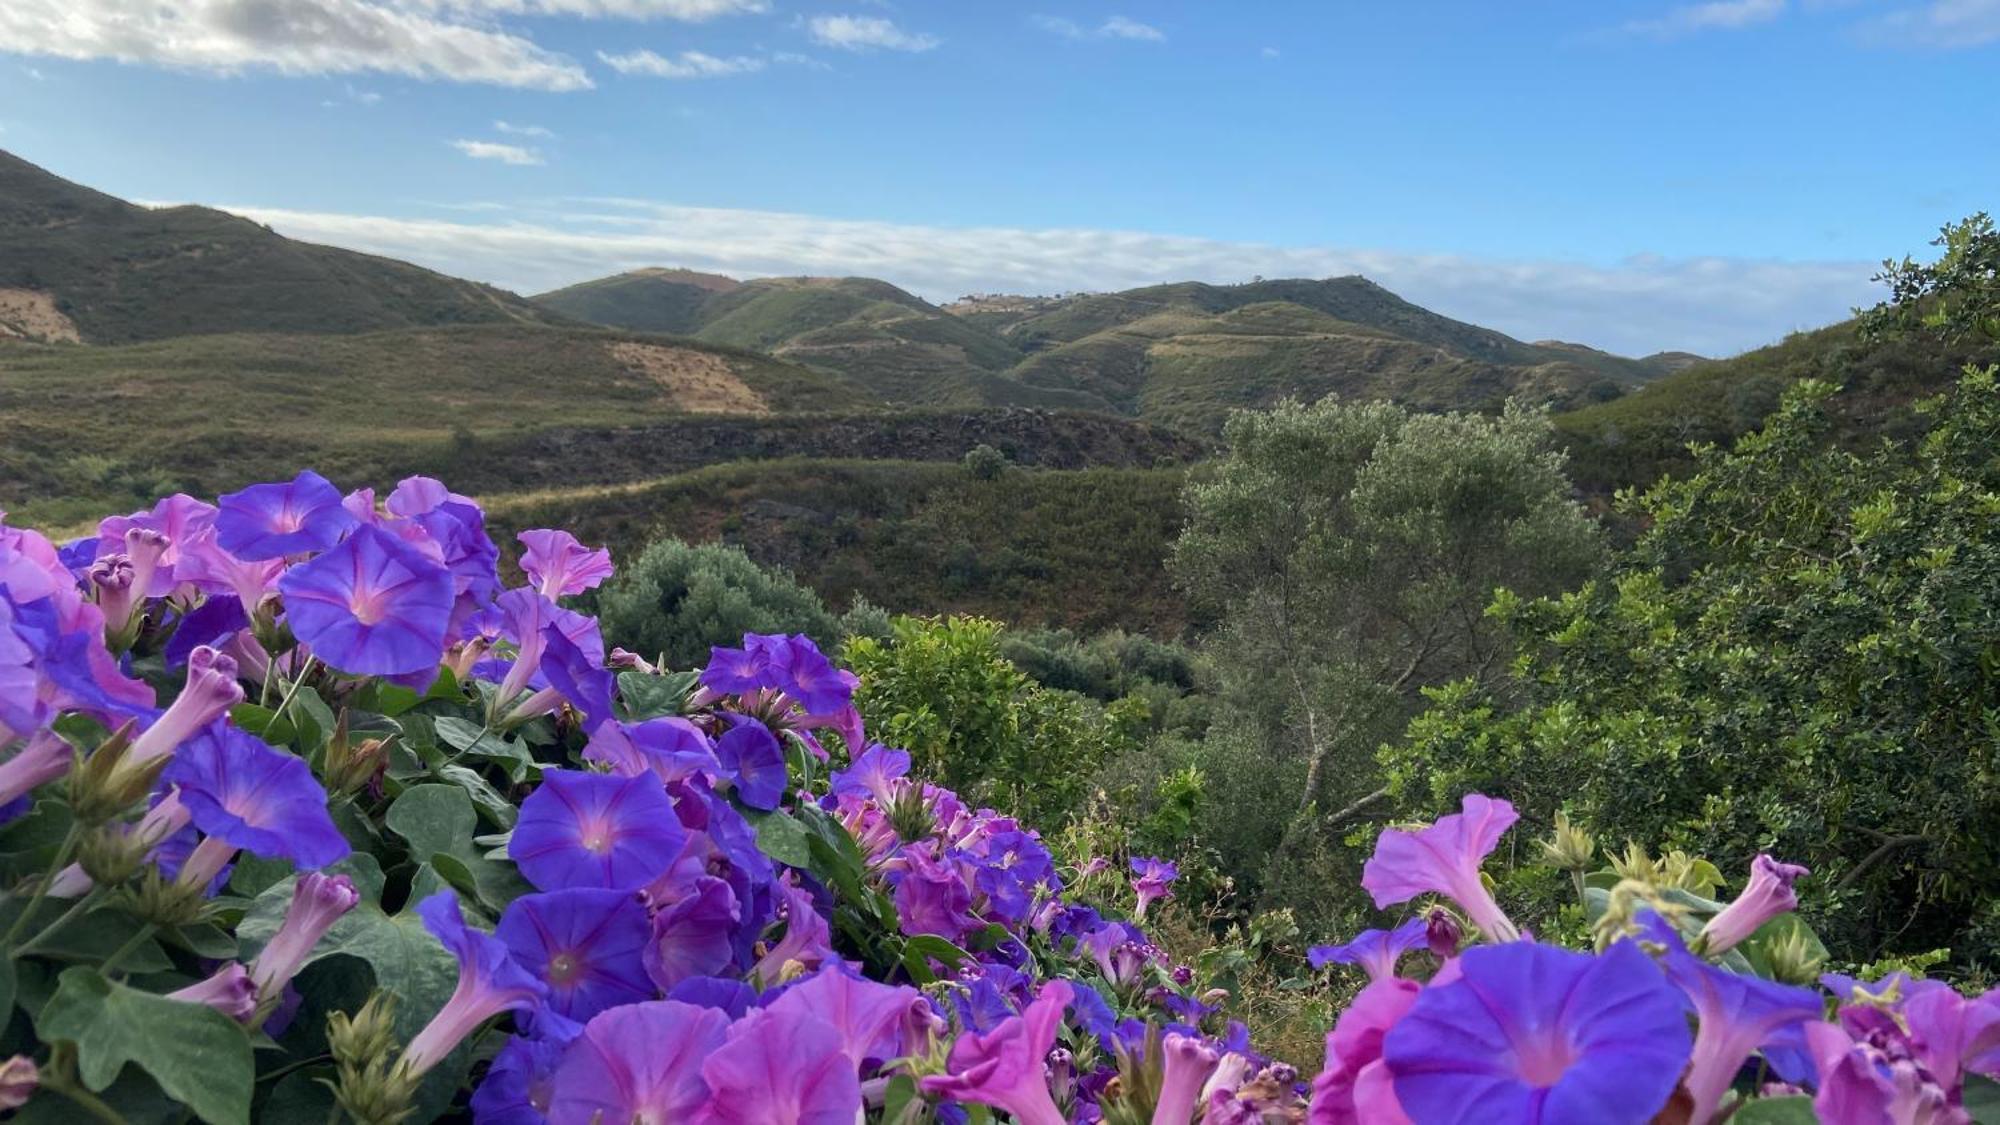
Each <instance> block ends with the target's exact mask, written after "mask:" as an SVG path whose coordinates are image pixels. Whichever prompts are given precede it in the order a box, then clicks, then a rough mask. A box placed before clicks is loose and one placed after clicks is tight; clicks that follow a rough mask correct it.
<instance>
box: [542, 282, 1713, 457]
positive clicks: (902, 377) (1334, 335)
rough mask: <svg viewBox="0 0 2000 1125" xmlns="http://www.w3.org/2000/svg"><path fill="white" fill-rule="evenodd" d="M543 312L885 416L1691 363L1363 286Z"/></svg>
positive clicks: (1493, 394)
mask: <svg viewBox="0 0 2000 1125" xmlns="http://www.w3.org/2000/svg"><path fill="white" fill-rule="evenodd" d="M534 300H536V301H537V302H540V303H541V304H543V305H544V306H546V307H547V308H549V309H551V310H552V311H554V312H557V313H560V314H562V315H565V316H571V317H575V318H577V319H579V320H588V321H592V322H594V323H600V324H607V325H613V326H617V327H624V328H633V329H650V330H658V331H673V332H680V333H685V334H687V335H690V336H693V337H695V338H697V339H701V340H706V341H710V342H715V343H723V344H733V345H736V346H740V347H747V348H756V349H760V350H764V351H769V352H771V353H772V354H775V355H780V356H783V357H784V358H786V359H790V360H794V361H797V362H801V363H806V364H810V365H812V366H815V367H819V368H822V369H825V370H828V371H833V372H837V373H839V374H841V375H843V376H845V377H847V378H848V379H850V380H852V381H853V382H855V383H856V384H858V385H860V386H863V387H866V388H867V389H868V390H870V391H871V392H873V393H875V394H876V395H878V396H880V397H881V398H883V399H884V400H885V401H888V402H891V403H899V404H946V405H973V404H981V403H985V404H1007V405H1036V406H1062V407H1077V408H1083V409H1095V410H1105V411H1110V412H1113V413H1118V414H1123V415H1127V416H1131V417H1138V418H1143V419H1146V420H1149V421H1156V422H1161V423H1165V424H1169V425H1174V426H1179V427H1183V428H1187V429H1191V430H1200V431H1213V430H1214V429H1216V428H1217V427H1219V425H1220V424H1221V421H1222V419H1223V418H1224V417H1225V416H1226V414H1227V413H1228V411H1229V410H1231V409H1235V408H1238V407H1254V406H1264V405H1268V404H1270V403H1272V402H1274V401H1276V400H1277V399H1279V398H1283V397H1286V396H1296V397H1301V398H1316V397H1319V396H1321V395H1325V394H1329V393H1340V394H1344V395H1349V396H1352V397H1356V398H1390V399H1395V400H1397V401H1399V402H1404V403H1408V404H1410V405H1413V406H1418V407H1422V408H1425V409H1440V410H1442V409H1465V408H1473V409H1485V408H1490V407H1493V406H1497V405H1498V404H1499V403H1501V402H1503V401H1505V400H1506V399H1507V398H1509V397H1514V396H1526V397H1529V398H1532V399H1536V400H1538V401H1545V402H1551V403H1556V404H1559V405H1569V404H1574V403H1578V402H1583V401H1591V400H1594V399H1603V398H1609V397H1615V396H1616V395H1618V394H1620V393H1623V391H1625V390H1626V389H1629V388H1631V387H1634V386H1638V385H1640V384H1641V383H1643V382H1645V381H1647V380H1649V379H1653V378H1656V377H1658V376H1660V375H1662V374H1665V373H1667V372H1668V371H1670V370H1672V369H1673V368H1674V367H1675V365H1676V364H1677V363H1679V362H1681V360H1680V358H1679V357H1678V356H1674V355H1669V356H1656V357H1648V358H1647V359H1644V360H1633V359H1626V358H1623V357H1620V356H1614V355H1610V354H1608V353H1605V352H1601V351H1597V350H1595V349H1591V348H1586V347H1582V346H1580V345H1574V344H1561V343H1541V344H1526V343H1522V342H1521V341H1519V340H1515V339H1513V338H1512V337H1509V336H1506V335H1503V334H1501V333H1498V332H1494V331H1491V330H1489V329H1485V328H1480V327H1478V326H1476V325H1471V324H1466V323H1463V322H1461V321H1456V320H1452V319H1450V318H1449V317H1443V316H1439V315H1437V314H1436V313H1432V312H1430V311H1428V310H1426V309H1423V308H1420V307H1418V306H1416V305H1413V304H1410V303H1409V302H1407V301H1404V300H1402V299H1401V298H1399V297H1397V296H1395V295H1394V294H1392V293H1390V292H1389V291H1388V290H1386V289H1383V288H1382V287H1381V286H1378V285H1376V284H1374V283H1372V282H1370V281H1367V280H1366V279H1364V278H1359V277H1345V278H1331V279H1327V280H1323V281H1310V280H1283V281H1258V282H1252V283H1249V284H1246V285H1231V286H1217V285H1205V284H1201V283H1196V282H1186V283H1181V284H1176V285H1161V286H1153V287H1150V288H1145V289H1134V290H1130V291H1127V292H1123V293H1105V294H1079V295H1074V296H1069V297H1060V298H1046V297H1012V296H999V297H994V296H986V297H975V298H966V299H964V300H961V301H957V302H954V303H952V304H950V305H946V306H943V307H942V308H940V307H938V306H935V305H932V304H930V303H928V302H926V301H923V300H921V299H920V298H918V297H915V296H913V295H911V294H909V293H906V292H904V291H903V290H901V289H897V288H896V287H894V286H892V285H889V284H887V283H885V282H881V281H874V280H870V279H866V278H772V279H765V280H760V281H749V282H742V283H733V282H730V281H729V280H728V279H726V278H717V277H714V276H713V275H703V274H691V273H689V272H687V271H679V270H641V271H637V272H635V273H629V274H621V275H619V276H617V277H611V278H603V279H599V280H596V281H591V282H585V283H583V284H581V285H576V286H571V287H570V288H567V289H561V290H557V291H555V292H553V293H545V294H542V295H540V296H538V297H536V298H534ZM1690 358H1691V357H1690Z"/></svg>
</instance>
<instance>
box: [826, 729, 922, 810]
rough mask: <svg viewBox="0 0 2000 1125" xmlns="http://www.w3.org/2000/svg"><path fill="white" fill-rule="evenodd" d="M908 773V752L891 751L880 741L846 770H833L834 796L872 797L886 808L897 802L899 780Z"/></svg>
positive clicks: (863, 752)
mask: <svg viewBox="0 0 2000 1125" xmlns="http://www.w3.org/2000/svg"><path fill="white" fill-rule="evenodd" d="M909 772H910V755H909V753H908V752H907V751H903V750H891V749H889V748H888V747H887V746H884V745H882V744H881V743H879V742H877V743H874V744H872V745H870V746H869V747H868V749H866V750H864V751H862V752H861V755H860V756H859V757H857V758H855V759H854V763H853V764H852V765H850V766H848V767H847V768H846V769H844V770H835V771H833V777H832V782H833V795H834V796H836V797H872V798H874V799H875V800H876V801H877V802H879V803H881V804H884V805H886V804H889V803H890V802H891V801H894V800H895V799H896V790H895V781H896V779H897V778H899V777H903V776H905V775H906V774H908V773H909Z"/></svg>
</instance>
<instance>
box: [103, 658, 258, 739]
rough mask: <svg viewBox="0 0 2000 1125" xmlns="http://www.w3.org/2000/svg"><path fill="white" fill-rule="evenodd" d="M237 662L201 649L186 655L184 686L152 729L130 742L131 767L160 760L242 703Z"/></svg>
mask: <svg viewBox="0 0 2000 1125" xmlns="http://www.w3.org/2000/svg"><path fill="white" fill-rule="evenodd" d="M236 671H237V669H236V661H235V660H234V659H233V658H231V657H229V656H225V655H223V654H222V653H221V652H218V651H217V650H215V649H213V648H210V647H209V646H207V645H201V646H198V647H197V648H195V650H194V651H193V652H190V653H189V654H188V666H187V682H186V684H185V685H184V686H183V687H182V688H181V693H180V695H179V696H177V697H175V699H174V701H173V703H172V704H170V705H169V706H168V707H167V710H166V713H165V714H163V715H161V716H160V717H159V719H158V720H157V721H156V722H154V723H153V725H152V726H150V727H147V728H146V730H145V732H144V733H143V734H141V735H139V737H137V738H135V739H133V740H132V752H131V755H130V758H131V763H130V764H131V765H132V766H133V767H138V766H143V765H146V764H147V763H150V762H153V761H155V760H163V759H165V758H166V757H168V756H169V755H171V754H172V753H173V752H174V748H175V747H177V746H179V745H180V744H181V743H182V742H185V741H186V740H187V739H188V738H189V737H190V736H192V735H193V734H194V733H195V732H196V731H198V730H200V729H201V728H203V727H205V726H207V725H208V724H210V723H212V722H214V721H215V720H217V719H219V718H221V717H222V716H224V715H226V714H228V713H229V709H230V708H231V707H234V706H236V705H237V704H238V703H241V702H243V685H242V684H240V683H238V682H237V681H236Z"/></svg>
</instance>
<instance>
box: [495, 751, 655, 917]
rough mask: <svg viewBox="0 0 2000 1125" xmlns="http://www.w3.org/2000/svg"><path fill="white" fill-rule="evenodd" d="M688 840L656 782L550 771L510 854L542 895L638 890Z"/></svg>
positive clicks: (526, 808) (528, 803)
mask: <svg viewBox="0 0 2000 1125" xmlns="http://www.w3.org/2000/svg"><path fill="white" fill-rule="evenodd" d="M686 841H687V834H686V833H685V832H684V831H683V830H682V829H681V825H680V821H679V820H678V819H677V818H676V817H675V815H674V803H673V801H672V799H671V798H669V797H668V796H667V793H666V790H664V789H662V788H661V787H660V782H659V779H658V778H656V777H653V776H652V775H650V774H648V775H645V776H641V777H611V776H608V775H605V774H597V773H584V772H581V771H578V770H565V769H549V770H544V771H542V784H541V787H540V788H538V789H536V790H535V791H534V792H533V793H530V794H529V795H528V798H527V800H525V801H522V802H521V816H520V819H519V820H518V821H516V822H515V825H514V834H513V836H512V838H511V839H509V840H508V842H507V854H508V856H509V857H511V858H512V859H513V860H514V862H515V863H516V864H517V865H518V866H519V867H520V869H521V874H522V875H524V876H526V877H527V880H528V881H529V882H530V883H533V884H534V885H535V886H536V887H537V888H538V889H540V890H545V891H553V890H560V889H562V888H564V887H605V888H608V889H610V890H615V891H632V890H637V889H639V888H640V887H643V886H645V885H646V884H647V883H649V882H651V881H652V880H653V878H654V877H655V876H657V875H659V874H660V873H661V872H662V871H665V870H666V869H667V867H668V866H669V865H671V864H672V863H673V862H674V859H675V857H676V856H678V855H679V854H680V851H681V847H682V845H683V844H685V843H686Z"/></svg>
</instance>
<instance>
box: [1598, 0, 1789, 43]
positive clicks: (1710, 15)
mask: <svg viewBox="0 0 2000 1125" xmlns="http://www.w3.org/2000/svg"><path fill="white" fill-rule="evenodd" d="M1785 5H1786V0H1710V2H1709V3H1705V4H1690V5H1688V6H1686V7H1681V8H1674V9H1672V10H1671V11H1669V12H1667V13H1666V14H1665V15H1663V16H1660V17H1659V18H1657V19H1649V20H1634V21H1632V22H1631V23H1628V24H1626V25H1625V26H1624V27H1623V28H1622V30H1624V31H1627V32H1631V33H1634V34H1639V35H1651V36H1655V37H1658V38H1661V39H1674V38H1678V37H1680V36H1683V35H1693V34H1695V33H1697V32H1702V31H1734V30H1737V29H1740V28H1745V27H1752V26H1754V25H1756V24H1760V23H1769V22H1771V21H1772V20H1775V19H1777V18H1778V17H1779V16H1782V15H1784V14H1785Z"/></svg>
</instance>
